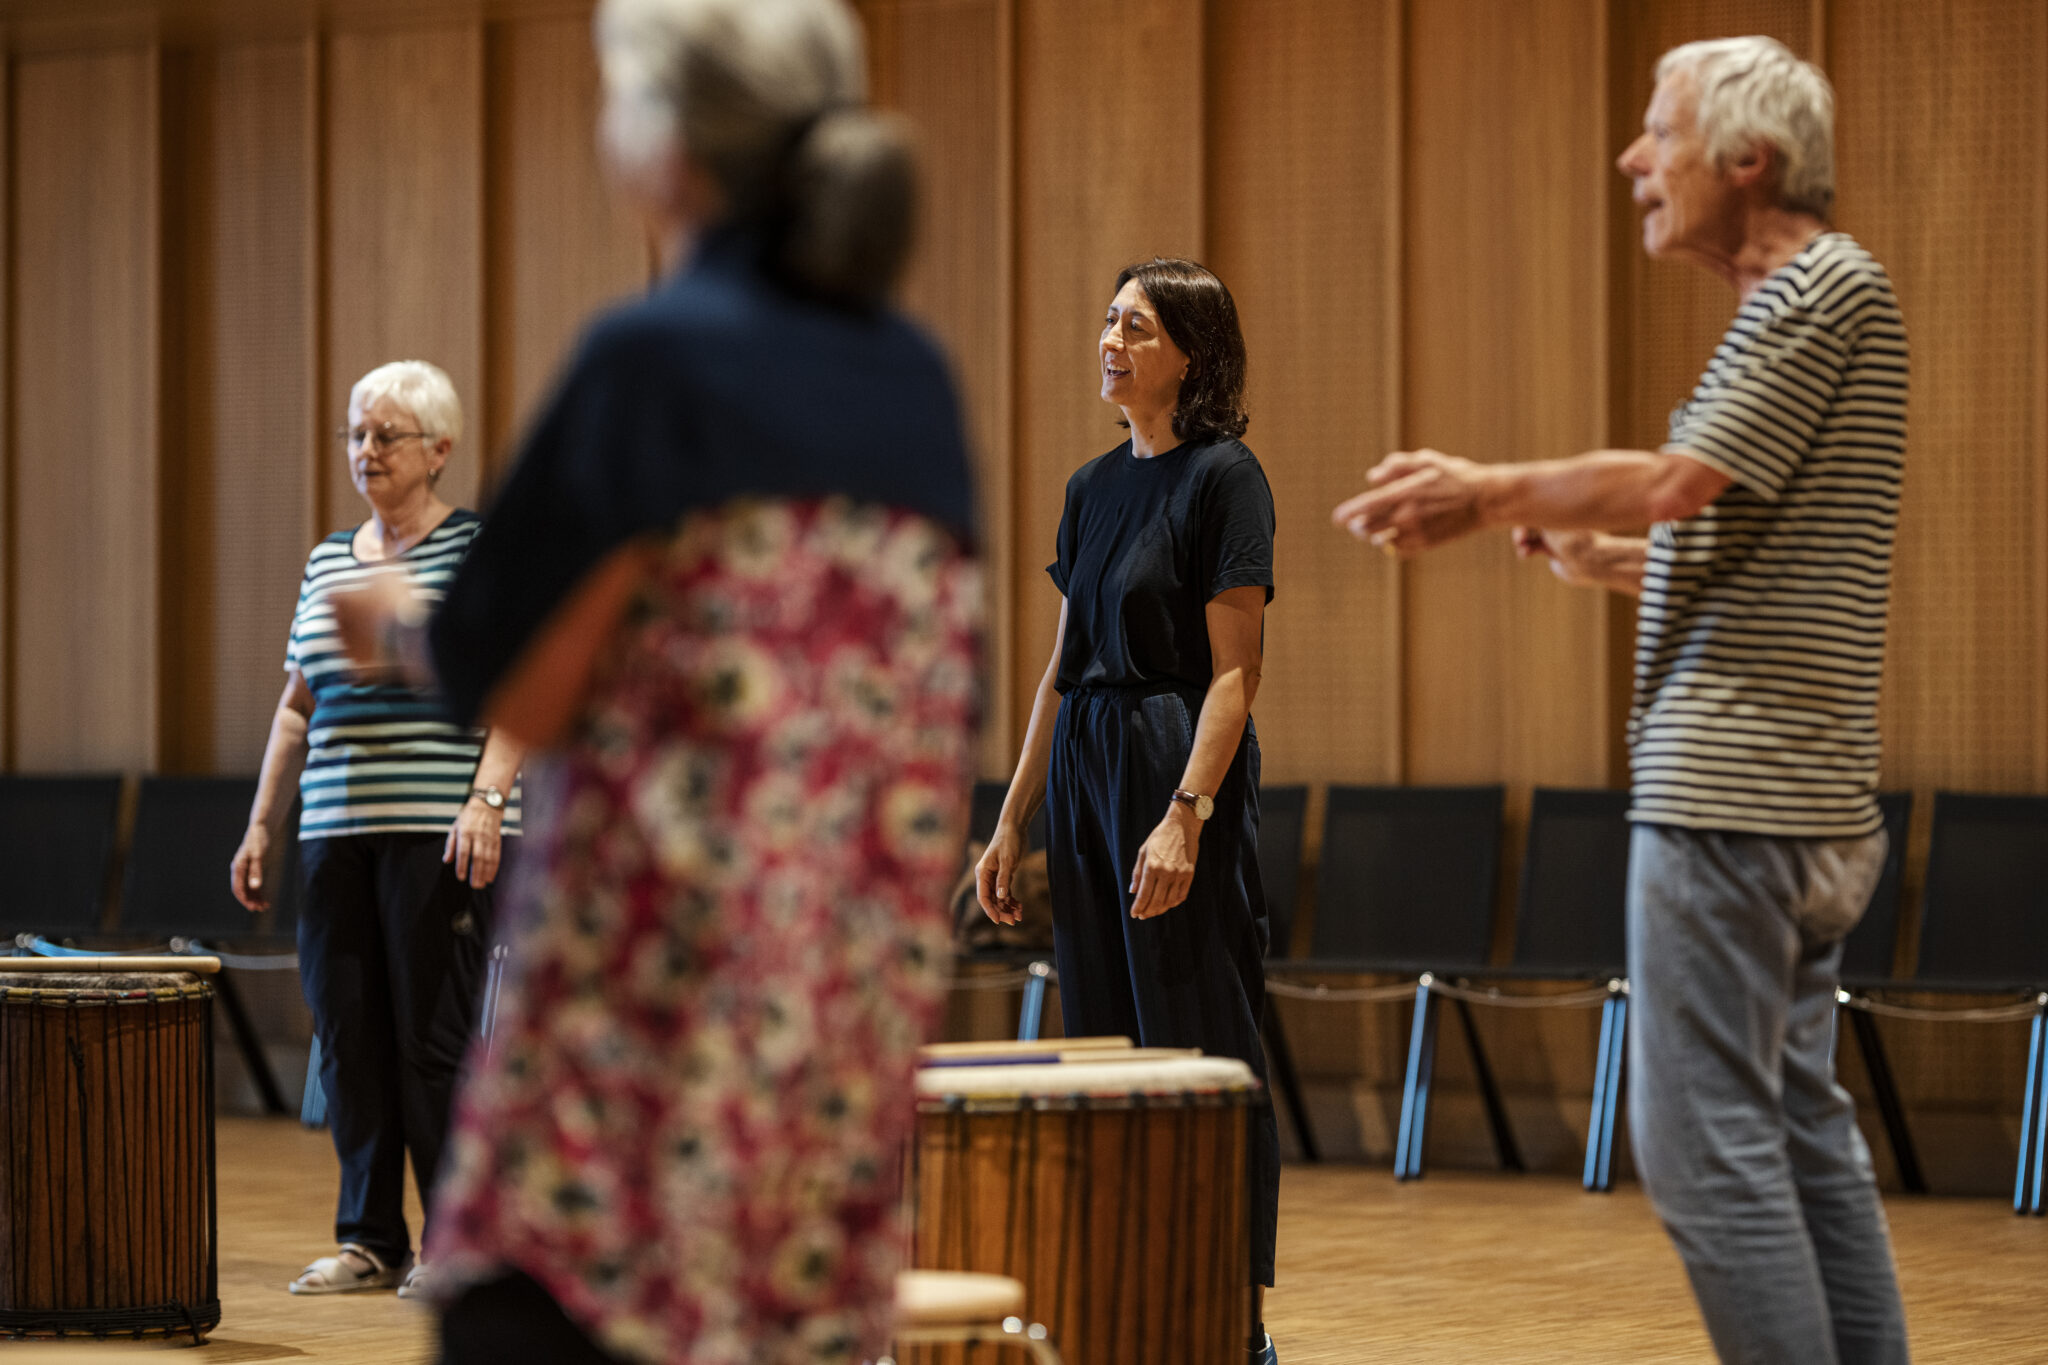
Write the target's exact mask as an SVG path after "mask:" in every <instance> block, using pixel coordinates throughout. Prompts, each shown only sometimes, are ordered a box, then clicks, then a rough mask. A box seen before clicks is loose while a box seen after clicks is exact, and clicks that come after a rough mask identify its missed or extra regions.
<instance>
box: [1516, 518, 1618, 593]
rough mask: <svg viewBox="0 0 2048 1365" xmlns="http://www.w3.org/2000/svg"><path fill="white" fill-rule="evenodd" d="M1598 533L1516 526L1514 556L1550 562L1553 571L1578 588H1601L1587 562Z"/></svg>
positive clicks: (1562, 579)
mask: <svg viewBox="0 0 2048 1365" xmlns="http://www.w3.org/2000/svg"><path fill="white" fill-rule="evenodd" d="M1596 539H1597V534H1596V533H1595V532H1592V531H1546V530H1544V529H1543V528H1541V527H1538V526H1517V527H1516V528H1515V531H1514V540H1515V553H1516V554H1518V555H1520V556H1521V557H1522V558H1523V559H1536V558H1543V559H1547V560H1549V561H1550V571H1551V572H1552V573H1554V574H1556V575H1557V576H1558V578H1559V579H1560V580H1561V581H1563V582H1566V583H1569V584H1571V585H1572V586H1573V587H1575V588H1588V587H1598V586H1599V583H1598V581H1597V580H1596V579H1595V578H1594V577H1593V575H1592V573H1591V572H1590V565H1589V562H1588V559H1587V556H1588V554H1589V553H1590V552H1591V551H1592V549H1593V545H1594V542H1595V540H1596Z"/></svg>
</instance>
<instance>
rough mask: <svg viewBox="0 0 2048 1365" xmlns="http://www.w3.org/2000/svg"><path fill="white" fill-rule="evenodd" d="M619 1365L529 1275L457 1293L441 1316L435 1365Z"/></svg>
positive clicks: (618, 1359) (620, 1364) (620, 1363)
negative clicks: (453, 1300) (437, 1359)
mask: <svg viewBox="0 0 2048 1365" xmlns="http://www.w3.org/2000/svg"><path fill="white" fill-rule="evenodd" d="M526 1362H532V1365H624V1362H623V1360H622V1358H621V1357H619V1356H615V1355H612V1354H611V1353H610V1352H608V1351H606V1350H604V1349H603V1348H602V1347H600V1346H599V1345H598V1344H597V1343H596V1342H594V1341H592V1340H591V1339H590V1337H589V1336H588V1335H587V1334H586V1333H585V1332H584V1331H583V1329H582V1328H581V1327H578V1326H577V1325H576V1324H575V1323H574V1322H573V1321H571V1320H570V1317H569V1315H568V1314H567V1313H564V1312H563V1311H562V1306H561V1305H560V1304H558V1303H556V1302H555V1300H554V1298H553V1296H551V1295H550V1294H549V1293H548V1291H547V1290H545V1289H543V1288H541V1286H540V1283H539V1282H538V1281H536V1280H534V1279H533V1278H532V1277H531V1276H529V1275H525V1274H522V1273H520V1272H518V1271H513V1272H511V1273H510V1274H507V1275H505V1276H504V1277H503V1278H501V1279H496V1280H490V1281H487V1282H485V1283H483V1284H479V1285H474V1286H472V1287H471V1288H468V1289H465V1290H463V1291H462V1294H461V1296H460V1297H459V1298H457V1299H456V1300H455V1302H454V1303H451V1304H449V1305H448V1308H447V1311H446V1312H444V1313H443V1314H442V1316H441V1365H526Z"/></svg>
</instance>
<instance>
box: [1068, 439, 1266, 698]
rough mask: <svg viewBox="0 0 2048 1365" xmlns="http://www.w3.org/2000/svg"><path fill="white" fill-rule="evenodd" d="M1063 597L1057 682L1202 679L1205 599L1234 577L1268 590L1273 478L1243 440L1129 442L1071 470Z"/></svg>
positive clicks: (1135, 683) (1207, 671)
mask: <svg viewBox="0 0 2048 1365" xmlns="http://www.w3.org/2000/svg"><path fill="white" fill-rule="evenodd" d="M1046 572H1047V573H1049V574H1051V575H1052V581H1053V582H1054V584H1056V585H1057V586H1058V587H1059V590H1060V591H1061V592H1062V593H1064V594H1065V595H1066V599H1067V635H1066V642H1065V644H1064V645H1063V646H1062V648H1061V650H1060V670H1059V675H1058V679H1057V686H1058V688H1059V690H1060V691H1061V692H1066V691H1069V690H1071V689H1073V688H1076V687H1143V686H1149V685H1152V684H1156V683H1164V682H1179V683H1185V684H1188V685H1189V686H1193V687H1207V686H1208V685H1209V680H1210V678H1211V677H1212V676H1213V675H1214V673H1215V667H1214V665H1213V664H1212V663H1211V661H1210V658H1209V623H1208V619H1207V616H1206V615H1205V613H1204V609H1205V608H1206V607H1207V606H1208V605H1209V602H1210V600H1211V599H1212V598H1214V597H1215V596H1216V595H1217V594H1218V593H1220V592H1223V591H1224V590H1225V589H1228V588H1244V587H1263V588H1264V589H1265V590H1266V600H1267V601H1268V602H1270V601H1272V600H1273V490H1272V489H1271V488H1269V487H1267V485H1266V472H1265V471H1264V470H1263V469H1260V468H1259V461H1258V458H1257V457H1256V456H1254V455H1253V454H1252V453H1251V451H1249V450H1247V449H1245V447H1244V443H1243V442H1242V441H1235V440H1223V441H1213V442H1210V441H1188V442H1184V443H1182V444H1181V445H1178V446H1175V447H1174V448H1173V449H1172V450H1168V451H1163V452H1161V453H1160V454H1158V455H1155V456H1153V457H1152V458H1150V459H1146V460H1141V459H1139V458H1137V457H1136V456H1134V455H1132V454H1131V443H1130V442H1129V441H1126V442H1124V443H1123V444H1122V445H1120V446H1118V447H1117V448H1116V449H1115V450H1112V451H1110V452H1109V453H1108V454H1107V455H1102V456H1099V457H1097V458H1096V459H1093V460H1090V461H1089V462H1088V463H1087V464H1085V465H1082V466H1081V467H1080V468H1079V469H1077V470H1075V471H1074V476H1073V477H1072V478H1071V479H1068V480H1067V505H1066V510H1065V511H1064V512H1062V513H1061V514H1060V534H1059V559H1058V560H1057V561H1056V562H1054V563H1053V564H1050V565H1048V566H1047V567H1046Z"/></svg>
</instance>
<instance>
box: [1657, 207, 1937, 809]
mask: <svg viewBox="0 0 2048 1365" xmlns="http://www.w3.org/2000/svg"><path fill="white" fill-rule="evenodd" d="M1664 449H1665V450H1666V451H1667V452H1676V453H1682V454H1685V455H1689V456H1691V457H1693V458H1694V459H1697V460H1699V461H1701V462H1703V463H1705V464H1707V465H1711V466H1712V467H1713V468H1715V469H1717V470H1719V471H1720V472H1722V473H1724V474H1726V475H1728V476H1729V478H1731V479H1732V480H1734V482H1733V483H1731V484H1730V485H1729V487H1728V489H1727V491H1726V492H1725V493H1723V494H1722V495H1721V496H1720V497H1719V498H1718V499H1716V500H1715V502H1714V504H1713V505H1712V506H1710V507H1708V508H1706V509H1705V510H1704V511H1702V512H1700V513H1699V514H1698V515H1697V516H1694V517H1690V518H1687V519H1686V520H1684V521H1679V522H1667V523H1659V524H1658V525H1657V526H1655V527H1653V528H1651V533H1650V550H1649V559H1648V563H1647V565H1646V567H1645V569H1644V573H1643V600H1642V610H1641V614H1640V617H1639V625H1638V629H1637V634H1636V695H1635V706H1634V711H1633V713H1632V715H1631V717H1630V722H1629V746H1630V752H1631V757H1632V762H1633V767H1634V778H1635V793H1634V803H1633V809H1632V810H1631V812H1630V814H1631V817H1632V818H1633V819H1636V820H1639V821H1645V822H1649V823H1653V824H1664V825H1684V826H1688V827H1690V828H1694V829H1716V830H1730V831H1736V832H1741V833H1752V834H1768V835H1775V836H1780V837H1799V838H1846V837H1850V836H1854V835H1860V834H1867V833H1869V832H1871V831H1873V830H1875V829H1877V828H1878V827H1879V824H1880V820H1879V817H1878V810H1877V803H1876V799H1875V797H1876V792H1877V779H1878V730H1877V696H1878V685H1879V682H1880V679H1881V675H1882V673H1883V668H1884V641H1885V615H1886V611H1887V608H1888V606H1889V602H1890V596H1891V570H1892V537H1893V532H1894V530H1895V529H1896V527H1897V525H1898V512H1899V486H1900V481H1901V479H1902V477H1903V475H1904V472H1905V456H1906V330H1905V324H1904V321H1903V319H1902V318H1901V317H1900V315H1899V306H1898V301H1897V300H1896V299H1895V298H1894V297H1893V295H1892V287H1891V281H1890V280H1889V279H1888V278H1887V277H1886V275H1885V272H1884V268H1883V267H1882V266H1880V265H1878V263H1877V262H1876V261H1875V260H1873V259H1871V257H1870V254H1869V253H1868V252H1866V251H1865V250H1864V249H1863V248H1862V247H1861V246H1859V245H1858V244H1857V243H1856V242H1855V241H1854V240H1853V239H1852V238H1850V237H1848V236H1847V235H1845V234H1842V233H1838V232H1831V233H1825V234H1823V235H1822V236H1820V237H1817V238H1815V239H1814V240H1813V241H1812V242H1811V243H1809V244H1808V245H1807V247H1806V248H1805V249H1804V250H1802V251H1801V252H1800V253H1799V254H1798V255H1797V256H1796V257H1794V258H1793V259H1792V261H1791V262H1790V263H1789V264H1787V265H1786V266H1785V267H1784V268H1783V269H1781V270H1779V271H1777V272H1776V273H1775V274H1773V275H1772V276H1771V277H1770V278H1769V279H1767V280H1766V281H1764V283H1763V285H1762V287H1761V288H1759V289H1758V290H1757V291H1756V293H1755V294H1753V295H1751V297H1750V298H1749V300H1748V301H1747V302H1745V303H1744V304H1743V305H1742V308H1741V311H1739V312H1738V313H1737V314H1736V316H1735V322H1734V325H1733V326H1731V327H1730V328H1729V329H1728V333H1727V335H1726V336H1724V337H1723V338H1722V339H1721V344H1720V347H1719V348H1718V349H1717V350H1716V351H1715V353H1714V358H1713V360H1712V361H1711V362H1710V363H1709V364H1708V366H1707V372H1706V374H1705V375H1704V376H1702V377H1701V379H1700V382H1699V387H1698V388H1696V389H1694V390H1693V394H1692V397H1691V398H1690V399H1689V400H1687V402H1686V403H1685V404H1684V405H1683V406H1681V407H1680V408H1679V409H1678V410H1677V411H1676V412H1674V413H1673V414H1672V415H1671V439H1670V441H1669V443H1668V444H1667V445H1666V446H1665V447H1664Z"/></svg>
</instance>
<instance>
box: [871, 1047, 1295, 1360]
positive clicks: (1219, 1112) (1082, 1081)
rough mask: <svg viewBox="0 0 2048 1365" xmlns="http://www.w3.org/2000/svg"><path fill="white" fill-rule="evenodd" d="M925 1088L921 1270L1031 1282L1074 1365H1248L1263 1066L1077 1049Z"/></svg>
mask: <svg viewBox="0 0 2048 1365" xmlns="http://www.w3.org/2000/svg"><path fill="white" fill-rule="evenodd" d="M1083 1058H1085V1060H1082V1059H1083ZM917 1087H918V1115H917V1135H916V1139H915V1142H914V1144H913V1150H912V1154H911V1160H912V1167H913V1169H912V1171H911V1173H910V1181H911V1189H912V1192H913V1197H914V1200H915V1229H916V1241H915V1243H914V1248H913V1253H912V1264H913V1265H915V1266H917V1267H919V1268H921V1269H931V1270H975V1271H986V1272H990V1273H993V1274H998V1275H1008V1276H1011V1277H1012V1278H1015V1279H1018V1280H1021V1281H1022V1282H1023V1283H1024V1286H1025V1303H1026V1306H1027V1311H1028V1313H1029V1315H1030V1316H1031V1317H1033V1318H1035V1319H1037V1320H1038V1321H1040V1322H1043V1323H1044V1324H1045V1325H1046V1327H1047V1328H1049V1329H1050V1331H1051V1333H1052V1339H1053V1341H1054V1342H1056V1343H1057V1344H1058V1346H1059V1349H1060V1351H1061V1353H1062V1354H1063V1355H1064V1356H1065V1357H1066V1359H1067V1360H1068V1362H1070V1365H1154V1363H1155V1362H1157V1363H1158V1365H1169V1363H1170V1365H1240V1362H1242V1361H1243V1359H1244V1349H1245V1338H1246V1335H1247V1333H1248V1331H1249V1326H1250V1319H1249V1313H1250V1285H1251V1250H1250V1228H1249V1225H1248V1217H1249V1209H1248V1199H1247V1191H1246V1185H1245V1158H1246V1151H1247V1146H1248V1140H1247V1138H1248V1135H1247V1130H1246V1124H1247V1118H1248V1115H1249V1113H1250V1106H1251V1105H1252V1104H1253V1102H1254V1100H1255V1097H1256V1093H1257V1082H1256V1081H1255V1080H1254V1079H1253V1076H1252V1072H1251V1068H1249V1067H1247V1066H1246V1065H1245V1064H1244V1063H1243V1062H1239V1061H1235V1060H1232V1059H1228V1058H1221V1057H1202V1056H1199V1055H1193V1054H1160V1053H1151V1052H1145V1051H1130V1052H1123V1053H1118V1052H1115V1051H1099V1052H1093V1053H1072V1052H1069V1053H1067V1054H1065V1058H1064V1059H1063V1060H1062V1061H1061V1062H1059V1063H1056V1064H1036V1065H1001V1064H996V1065H966V1066H940V1067H928V1068H926V1069H924V1070H922V1071H920V1072H919V1073H918V1081H917ZM927 1349H928V1348H927ZM914 1358H915V1359H917V1360H919V1361H924V1360H926V1359H928V1358H929V1359H939V1358H940V1357H938V1356H936V1355H934V1356H931V1357H927V1356H923V1355H919V1356H916V1357H914Z"/></svg>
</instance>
